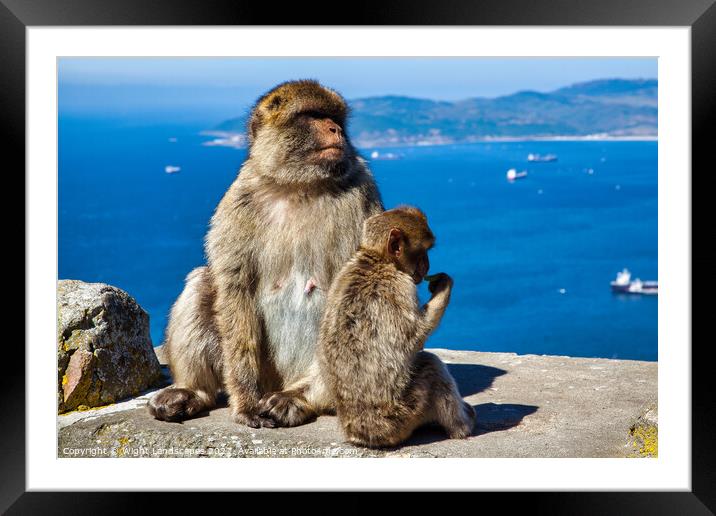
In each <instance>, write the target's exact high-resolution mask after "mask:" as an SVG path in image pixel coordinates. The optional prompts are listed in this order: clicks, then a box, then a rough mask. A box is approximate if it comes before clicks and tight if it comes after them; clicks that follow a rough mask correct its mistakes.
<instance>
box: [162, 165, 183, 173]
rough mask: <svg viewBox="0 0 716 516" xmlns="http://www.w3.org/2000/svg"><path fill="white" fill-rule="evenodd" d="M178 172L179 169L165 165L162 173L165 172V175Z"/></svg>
mask: <svg viewBox="0 0 716 516" xmlns="http://www.w3.org/2000/svg"><path fill="white" fill-rule="evenodd" d="M180 170H181V167H175V166H173V165H167V166H166V167H164V172H166V173H167V174H176V173H177V172H179V171H180Z"/></svg>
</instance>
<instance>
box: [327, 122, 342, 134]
mask: <svg viewBox="0 0 716 516" xmlns="http://www.w3.org/2000/svg"><path fill="white" fill-rule="evenodd" d="M324 122H325V124H326V128H327V129H328V130H329V131H330V132H332V133H333V134H337V135H340V134H341V133H342V132H343V131H342V130H341V126H340V125H338V124H337V123H335V122H334V121H333V120H331V119H330V118H326V119H325V120H324Z"/></svg>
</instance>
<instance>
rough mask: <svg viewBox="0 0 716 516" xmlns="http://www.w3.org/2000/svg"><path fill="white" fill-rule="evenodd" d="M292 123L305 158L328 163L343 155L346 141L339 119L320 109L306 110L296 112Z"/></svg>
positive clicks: (340, 158)
mask: <svg viewBox="0 0 716 516" xmlns="http://www.w3.org/2000/svg"><path fill="white" fill-rule="evenodd" d="M294 123H295V126H294V127H295V131H296V132H297V133H298V135H297V136H298V138H299V141H300V142H301V144H302V146H301V147H302V148H301V154H302V155H303V156H304V158H305V159H307V160H308V161H310V162H313V163H316V164H322V163H325V164H330V163H336V162H339V161H341V160H342V159H343V158H344V157H345V153H346V144H347V142H346V137H345V133H344V131H343V127H342V125H341V123H340V121H335V120H334V119H333V118H331V117H330V116H328V115H327V114H326V113H323V112H320V111H307V112H302V113H298V114H297V115H296V118H295V122H294Z"/></svg>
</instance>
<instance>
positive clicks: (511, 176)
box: [507, 168, 527, 183]
mask: <svg viewBox="0 0 716 516" xmlns="http://www.w3.org/2000/svg"><path fill="white" fill-rule="evenodd" d="M523 177H527V171H526V170H523V171H522V172H517V169H514V168H511V169H510V170H508V171H507V180H508V181H509V182H510V183H511V182H512V181H514V180H515V179H522V178H523Z"/></svg>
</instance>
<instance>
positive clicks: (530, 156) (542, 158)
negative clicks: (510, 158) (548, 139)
mask: <svg viewBox="0 0 716 516" xmlns="http://www.w3.org/2000/svg"><path fill="white" fill-rule="evenodd" d="M527 161H543V162H548V161H557V155H556V154H545V155H544V156H543V155H541V154H532V153H530V154H528V155H527Z"/></svg>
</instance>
